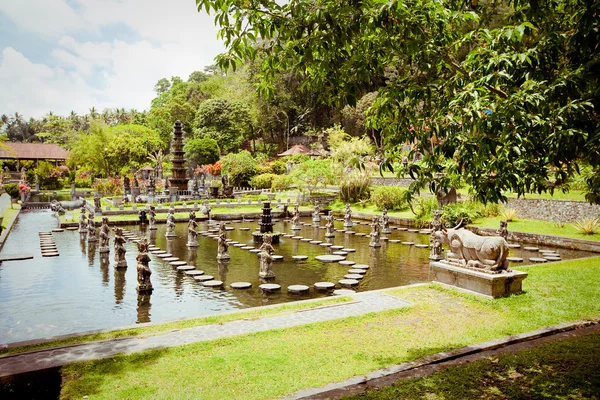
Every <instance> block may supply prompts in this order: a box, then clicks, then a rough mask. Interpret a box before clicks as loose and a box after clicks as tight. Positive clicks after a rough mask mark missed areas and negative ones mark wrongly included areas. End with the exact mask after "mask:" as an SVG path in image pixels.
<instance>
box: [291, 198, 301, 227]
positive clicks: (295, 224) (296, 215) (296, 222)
mask: <svg viewBox="0 0 600 400" xmlns="http://www.w3.org/2000/svg"><path fill="white" fill-rule="evenodd" d="M292 230H293V231H299V230H300V210H298V204H296V205H295V206H294V216H293V217H292Z"/></svg>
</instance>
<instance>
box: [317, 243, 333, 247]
mask: <svg viewBox="0 0 600 400" xmlns="http://www.w3.org/2000/svg"><path fill="white" fill-rule="evenodd" d="M319 246H322V247H331V246H332V244H331V243H320V244H319Z"/></svg>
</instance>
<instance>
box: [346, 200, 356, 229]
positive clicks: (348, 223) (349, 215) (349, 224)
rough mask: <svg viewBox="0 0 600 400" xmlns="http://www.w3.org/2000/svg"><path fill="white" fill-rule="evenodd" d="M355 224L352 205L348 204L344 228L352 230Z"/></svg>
mask: <svg viewBox="0 0 600 400" xmlns="http://www.w3.org/2000/svg"><path fill="white" fill-rule="evenodd" d="M353 226H354V223H353V222H352V210H351V209H350V203H346V214H345V215H344V228H352V227H353Z"/></svg>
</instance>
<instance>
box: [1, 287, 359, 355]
mask: <svg viewBox="0 0 600 400" xmlns="http://www.w3.org/2000/svg"><path fill="white" fill-rule="evenodd" d="M351 300H352V298H351V297H347V296H337V297H331V298H328V299H324V300H319V301H311V302H296V303H288V304H283V305H280V306H278V307H269V308H258V309H250V310H247V311H241V312H235V313H228V314H222V315H215V316H209V317H201V318H192V319H186V320H181V321H174V322H169V323H165V324H157V325H149V326H144V327H140V328H129V329H121V330H116V331H108V332H99V333H93V334H89V335H80V336H73V337H69V338H65V339H60V340H53V341H48V342H43V343H38V344H33V345H28V346H19V347H9V348H7V349H4V350H0V355H7V354H15V353H23V352H26V351H33V350H40V349H45V348H50V347H58V346H67V345H73V344H78V343H85V342H95V341H99V340H107V339H116V338H122V337H127V336H142V335H144V336H145V335H152V334H159V333H162V332H166V331H173V330H179V329H185V328H192V327H195V326H202V325H211V324H224V323H226V322H231V321H237V320H241V319H258V318H261V317H272V316H275V315H282V314H289V313H293V312H296V311H301V310H308V309H313V308H318V307H325V306H331V305H335V304H342V303H346V302H349V301H351Z"/></svg>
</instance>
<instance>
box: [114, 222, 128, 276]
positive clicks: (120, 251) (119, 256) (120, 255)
mask: <svg viewBox="0 0 600 400" xmlns="http://www.w3.org/2000/svg"><path fill="white" fill-rule="evenodd" d="M125 252H126V250H125V238H124V237H123V229H122V228H115V268H127V261H126V260H125Z"/></svg>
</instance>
